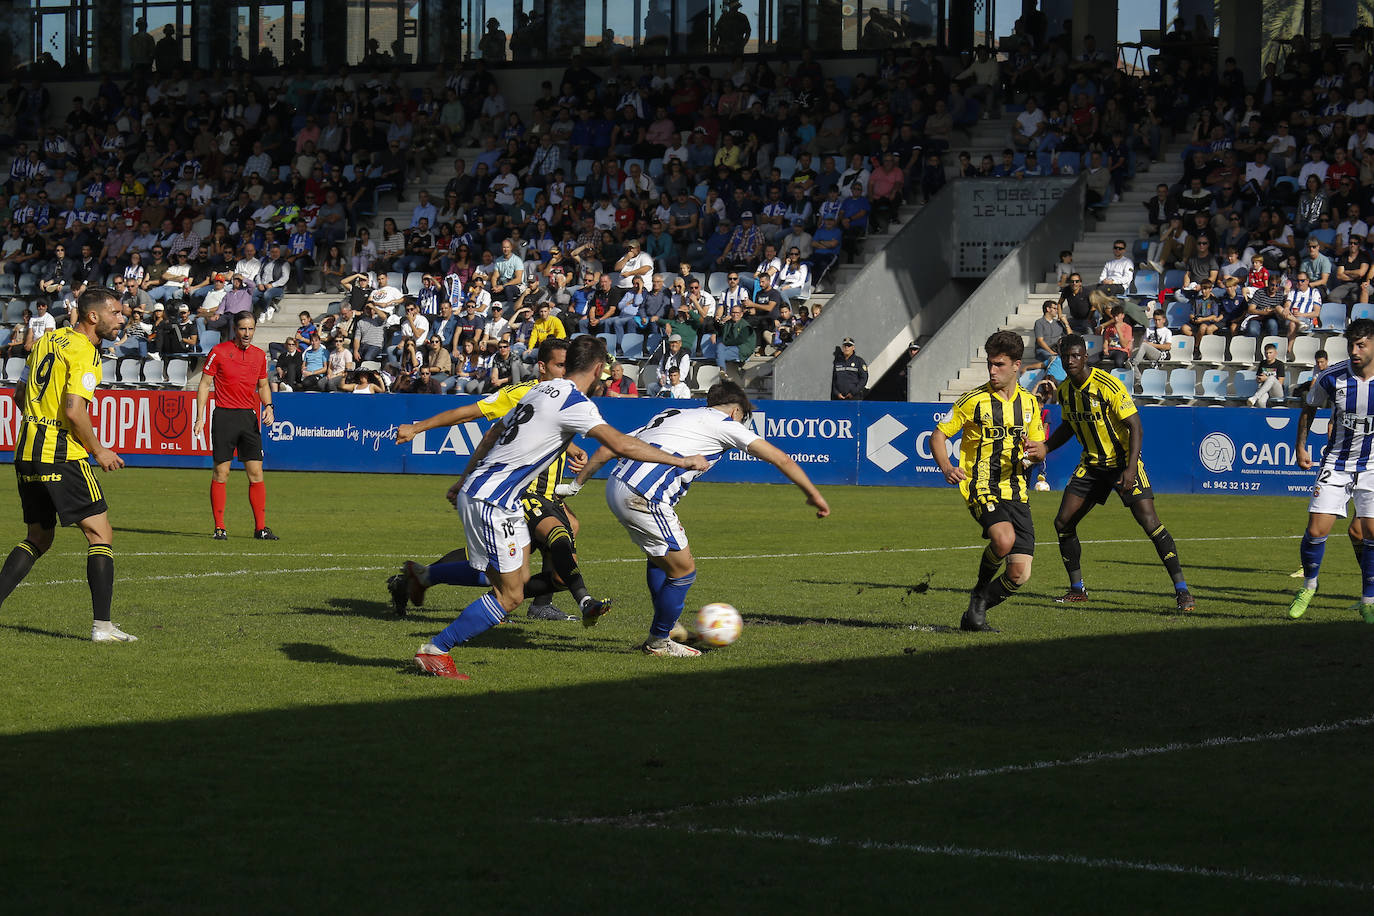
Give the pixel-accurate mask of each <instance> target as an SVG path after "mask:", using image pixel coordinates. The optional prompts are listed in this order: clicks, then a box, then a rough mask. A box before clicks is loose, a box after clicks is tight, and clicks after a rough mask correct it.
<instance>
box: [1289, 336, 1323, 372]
mask: <svg viewBox="0 0 1374 916" xmlns="http://www.w3.org/2000/svg"><path fill="white" fill-rule="evenodd" d="M1321 348H1322V339H1321V338H1320V337H1315V336H1312V335H1310V334H1304V335H1303V336H1301V337H1298V338H1297V339H1295V340H1294V341H1293V358H1292V359H1290V360H1288V363H1289V365H1294V366H1312V365H1315V364H1316V362H1317V351H1318V350H1320V349H1321Z"/></svg>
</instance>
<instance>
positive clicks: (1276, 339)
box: [1231, 335, 1288, 397]
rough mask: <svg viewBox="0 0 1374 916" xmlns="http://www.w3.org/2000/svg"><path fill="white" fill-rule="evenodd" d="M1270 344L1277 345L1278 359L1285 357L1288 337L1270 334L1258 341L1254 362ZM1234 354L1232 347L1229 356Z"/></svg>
mask: <svg viewBox="0 0 1374 916" xmlns="http://www.w3.org/2000/svg"><path fill="white" fill-rule="evenodd" d="M1270 344H1273V345H1274V346H1275V347H1278V350H1279V359H1286V358H1287V357H1288V338H1287V337H1283V336H1280V335H1271V336H1268V337H1265V338H1264V339H1263V340H1261V341H1260V342H1259V354H1258V355H1257V356H1256V357H1255V361H1256V362H1259V361H1260V360H1262V359H1264V348H1265V347H1267V346H1269V345H1270ZM1235 355H1236V351H1235V348H1234V347H1232V348H1231V356H1232V357H1233V358H1234V357H1235ZM1247 397H1249V395H1247Z"/></svg>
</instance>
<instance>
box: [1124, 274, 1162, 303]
mask: <svg viewBox="0 0 1374 916" xmlns="http://www.w3.org/2000/svg"><path fill="white" fill-rule="evenodd" d="M1131 286H1132V288H1133V289H1134V290H1135V291H1134V292H1133V293H1132V294H1131V295H1133V296H1138V297H1140V298H1142V299H1154V298H1155V297H1156V296H1158V295H1159V274H1157V273H1155V272H1154V271H1153V270H1140V271H1137V272H1136V275H1135V281H1134V282H1133V283H1132V284H1131Z"/></svg>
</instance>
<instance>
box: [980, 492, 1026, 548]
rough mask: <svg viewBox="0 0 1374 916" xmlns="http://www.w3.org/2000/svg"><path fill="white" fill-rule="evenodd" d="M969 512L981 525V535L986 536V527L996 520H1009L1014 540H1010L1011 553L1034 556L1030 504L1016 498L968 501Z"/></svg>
mask: <svg viewBox="0 0 1374 916" xmlns="http://www.w3.org/2000/svg"><path fill="white" fill-rule="evenodd" d="M968 511H969V514H970V515H972V516H973V520H974V521H976V522H977V523H978V524H980V525H982V526H983V537H984V539H986V538H987V537H988V529H989V528H991V527H992V526H993V525H995V524H997V523H998V522H1010V523H1011V530H1012V531H1013V532H1015V535H1016V540H1015V541H1013V542H1012V545H1011V552H1012V553H1023V554H1025V555H1026V556H1028V557H1033V556H1035V522H1034V521H1033V520H1032V519H1031V511H1030V504H1028V503H1023V502H1018V501H1016V500H997V501H996V502H993V503H990V504H984V503H979V502H970V503H969V504H968Z"/></svg>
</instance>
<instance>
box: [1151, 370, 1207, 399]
mask: <svg viewBox="0 0 1374 916" xmlns="http://www.w3.org/2000/svg"><path fill="white" fill-rule="evenodd" d="M1145 371H1146V372H1163V371H1164V370H1163V369H1147V370H1145ZM1144 381H1145V380H1144V378H1143V377H1142V378H1141V384H1142V385H1143V384H1144ZM1169 397H1172V398H1194V397H1197V373H1196V372H1194V371H1193V370H1192V369H1172V370H1170V372H1169Z"/></svg>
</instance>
